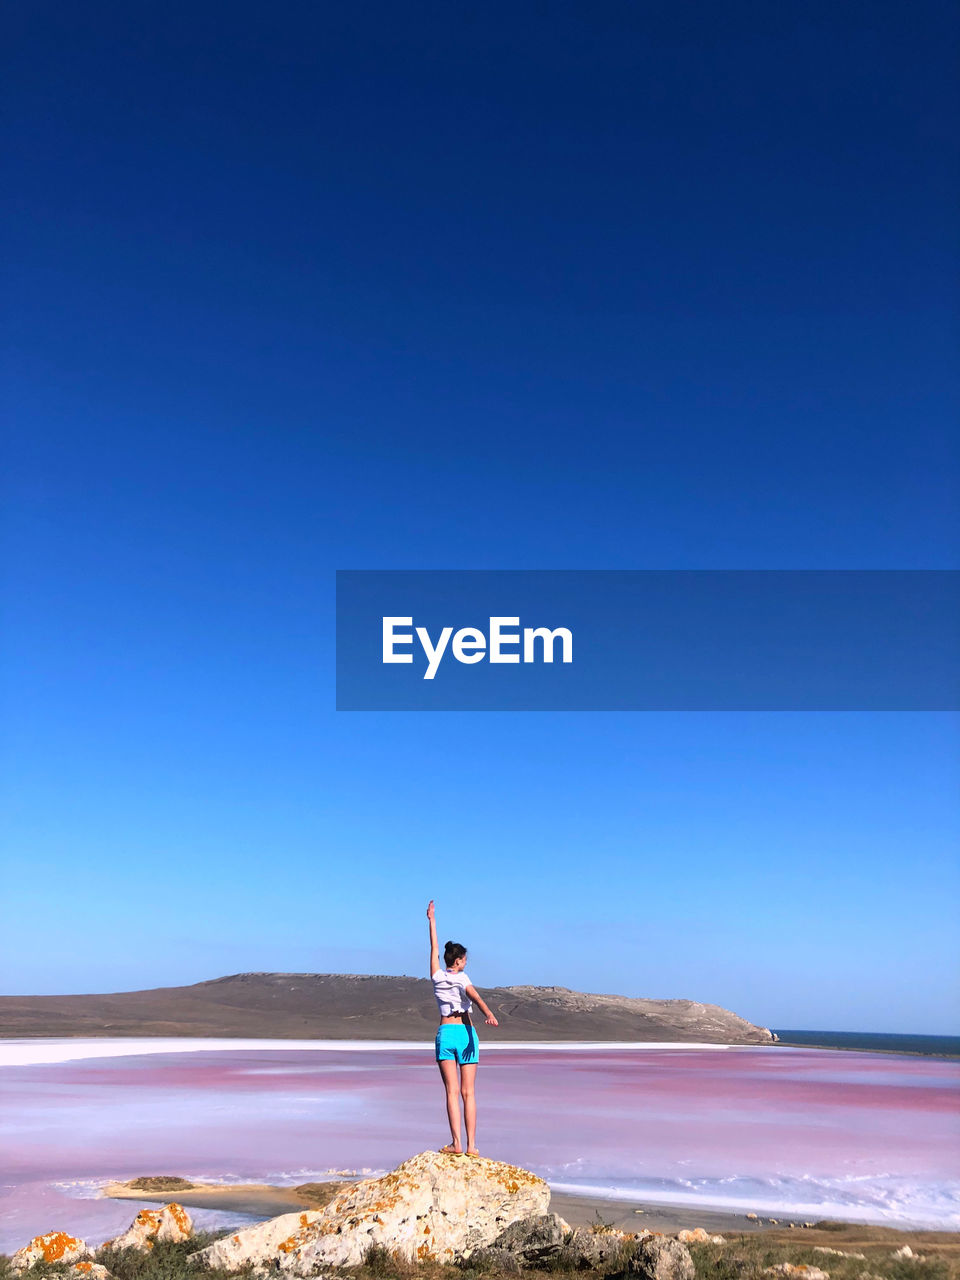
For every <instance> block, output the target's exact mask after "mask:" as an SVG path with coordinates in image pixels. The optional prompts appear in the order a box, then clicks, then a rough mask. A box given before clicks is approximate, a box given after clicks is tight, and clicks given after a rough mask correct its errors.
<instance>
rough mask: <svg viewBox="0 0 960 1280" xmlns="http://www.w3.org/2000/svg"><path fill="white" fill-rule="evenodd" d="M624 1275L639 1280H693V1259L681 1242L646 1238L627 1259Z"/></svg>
mask: <svg viewBox="0 0 960 1280" xmlns="http://www.w3.org/2000/svg"><path fill="white" fill-rule="evenodd" d="M626 1274H627V1275H628V1276H639V1277H641V1280H694V1267H693V1259H692V1258H691V1257H690V1250H689V1249H688V1248H687V1246H686V1245H685V1244H684V1243H683V1241H682V1240H672V1239H671V1238H670V1237H669V1236H652V1235H651V1236H646V1237H644V1238H643V1239H641V1240H639V1241H638V1242H637V1247H636V1250H635V1252H634V1253H633V1254H631V1256H630V1258H629V1259H628V1261H627V1267H626Z"/></svg>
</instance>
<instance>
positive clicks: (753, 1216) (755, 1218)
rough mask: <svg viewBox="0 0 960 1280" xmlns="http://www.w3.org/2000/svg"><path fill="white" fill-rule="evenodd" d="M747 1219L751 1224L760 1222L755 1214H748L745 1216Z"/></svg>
mask: <svg viewBox="0 0 960 1280" xmlns="http://www.w3.org/2000/svg"><path fill="white" fill-rule="evenodd" d="M747 1217H748V1218H749V1219H750V1221H751V1222H759V1221H760V1217H759V1214H756V1213H748V1214H747Z"/></svg>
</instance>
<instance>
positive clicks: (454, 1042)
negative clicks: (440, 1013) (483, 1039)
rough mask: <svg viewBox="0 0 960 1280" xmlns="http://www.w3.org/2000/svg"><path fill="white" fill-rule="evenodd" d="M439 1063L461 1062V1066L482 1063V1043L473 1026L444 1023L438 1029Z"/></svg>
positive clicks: (459, 1023) (460, 1023)
mask: <svg viewBox="0 0 960 1280" xmlns="http://www.w3.org/2000/svg"><path fill="white" fill-rule="evenodd" d="M437 1061H438V1062H459V1063H460V1065H461V1066H464V1065H466V1064H469V1063H471V1062H479V1061H480V1041H479V1040H478V1039H477V1033H476V1031H475V1030H474V1028H473V1027H472V1026H469V1027H468V1026H464V1024H463V1023H462V1022H444V1023H441V1025H440V1026H439V1027H437Z"/></svg>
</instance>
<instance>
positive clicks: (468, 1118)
mask: <svg viewBox="0 0 960 1280" xmlns="http://www.w3.org/2000/svg"><path fill="white" fill-rule="evenodd" d="M476 1079H477V1064H476V1063H475V1062H465V1063H464V1064H463V1066H462V1067H461V1068H460V1097H461V1098H462V1099H463V1119H464V1123H465V1124H466V1129H467V1150H468V1151H476V1149H477V1098H476V1094H475V1093H474V1084H475V1082H476Z"/></svg>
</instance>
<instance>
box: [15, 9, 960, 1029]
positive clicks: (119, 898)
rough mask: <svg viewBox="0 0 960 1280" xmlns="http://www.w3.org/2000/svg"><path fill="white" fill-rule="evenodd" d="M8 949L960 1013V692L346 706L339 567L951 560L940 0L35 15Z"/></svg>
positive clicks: (110, 986)
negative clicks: (696, 701) (336, 646)
mask: <svg viewBox="0 0 960 1280" xmlns="http://www.w3.org/2000/svg"><path fill="white" fill-rule="evenodd" d="M5 22H6V25H7V29H8V36H9V37H10V38H9V39H8V41H7V42H6V43H7V46H8V53H7V58H8V65H7V66H6V68H5V77H4V78H5V83H6V89H5V92H6V95H7V99H8V110H7V113H6V114H7V125H6V131H5V137H6V148H7V153H8V164H9V165H12V172H13V173H14V175H15V179H14V181H13V182H12V183H10V184H9V185H8V190H7V192H6V195H5V197H4V203H3V207H2V217H3V227H2V232H3V235H4V240H5V243H6V244H7V245H9V246H10V247H11V250H12V253H11V257H12V260H13V261H12V272H11V281H10V284H9V287H8V289H7V291H6V299H5V303H4V306H5V311H6V321H5V329H6V332H7V335H8V339H7V357H6V360H5V364H6V385H7V393H6V401H7V407H8V414H7V417H8V422H9V424H10V426H9V428H8V430H7V433H6V446H5V466H4V471H5V474H6V480H5V483H4V489H5V493H4V508H5V518H4V555H3V563H4V571H5V579H6V586H5V589H4V594H5V597H6V600H7V602H8V606H7V610H6V622H5V633H6V639H5V642H4V653H5V658H4V664H3V665H4V671H3V675H4V687H3V699H4V722H5V725H6V731H5V734H4V743H3V750H4V760H3V775H4V780H5V781H4V821H3V827H4V831H5V833H6V835H5V841H4V843H5V845H6V849H7V854H6V863H7V872H6V874H5V892H6V895H7V897H8V904H7V910H6V912H5V915H6V919H7V922H8V923H7V925H6V927H5V929H4V937H3V939H2V942H0V946H2V948H3V951H4V953H5V954H4V955H3V972H4V975H5V976H4V983H3V985H4V989H5V990H7V991H19V992H63V991H88V990H118V989H130V988H135V987H142V986H153V985H165V984H174V983H180V982H189V981H197V980H201V979H204V978H208V977H215V976H218V975H220V974H223V973H229V972H235V971H238V970H250V969H271V970H273V969H276V970H286V969H291V970H298V971H316V970H336V969H348V970H351V971H360V972H408V973H418V972H420V970H421V969H422V968H423V966H424V963H425V962H424V957H423V954H422V952H423V938H424V937H425V925H424V920H423V907H424V905H425V902H426V899H427V898H428V897H431V896H433V897H435V898H436V899H437V902H438V910H439V915H440V927H441V931H442V932H443V933H444V935H445V936H448V935H449V936H454V937H460V938H462V939H463V940H464V941H465V942H466V943H467V944H468V945H469V946H470V948H471V951H472V963H471V968H472V970H473V973H472V976H473V977H474V978H475V980H476V981H477V982H478V984H479V985H481V986H482V985H483V983H484V982H487V983H491V984H492V983H494V982H497V983H499V982H512V983H525V982H537V983H547V984H550V983H557V984H562V985H569V986H574V987H583V988H587V989H594V990H613V991H622V992H625V993H627V994H649V995H658V996H670V995H683V996H687V997H690V998H694V999H701V1000H711V1001H717V1002H719V1003H721V1004H725V1005H727V1006H729V1007H732V1008H735V1009H737V1010H738V1011H739V1012H741V1013H743V1014H744V1015H746V1016H748V1017H750V1018H752V1019H755V1020H757V1021H761V1022H764V1023H766V1024H767V1025H774V1026H797V1027H803V1026H807V1027H817V1028H836V1029H851V1030H857V1029H859V1030H888V1031H904V1032H907V1031H917V1032H931V1033H933V1032H956V1031H957V1030H958V1016H957V1015H958V1012H960V999H958V992H957V972H958V968H960V965H958V959H960V957H958V954H957V944H956V942H955V940H954V939H955V936H956V927H955V926H956V921H957V916H958V912H957V908H958V905H960V872H958V864H957V859H956V848H957V845H958V835H960V811H958V810H960V806H958V799H957V792H956V766H957V762H958V756H960V751H958V747H960V743H958V736H960V735H958V725H957V719H956V717H953V716H949V715H946V714H910V715H906V714H899V715H898V714H866V713H863V714H806V713H804V714H799V713H794V714H789V715H788V714H784V715H774V714H750V715H747V714H739V715H708V714H692V713H685V714H676V715H667V714H655V715H654V714H645V713H644V714H615V713H604V714H516V715H509V714H503V715H500V714H486V715H468V714H446V715H417V714H400V713H397V714H392V715H379V714H376V713H364V714H353V715H351V714H348V713H341V714H339V715H338V714H337V713H335V712H334V711H333V699H334V687H333V686H334V672H333V582H334V579H333V575H334V571H335V570H336V569H338V568H451V569H455V568H657V569H670V568H706V569H710V568H816V569H829V568H843V569H872V568H897V569H911V568H954V567H958V554H957V549H958V546H960V540H958V533H960V530H958V519H957V504H956V492H957V481H958V474H960V464H958V457H957V449H956V432H955V421H956V400H957V396H956V369H955V359H954V355H953V346H954V343H955V336H956V311H955V301H954V299H953V297H952V294H953V290H954V284H955V280H956V269H957V251H956V243H955V236H954V225H953V222H954V213H955V208H956V198H957V195H958V191H957V178H956V173H957V168H956V163H955V161H956V140H955V138H953V137H951V125H952V121H953V120H954V119H955V118H956V110H957V107H958V105H960V104H958V102H957V97H958V90H957V86H956V83H955V78H954V76H953V70H952V67H951V58H952V54H951V48H952V45H953V43H954V42H955V38H956V34H957V31H956V26H957V21H956V15H955V13H952V12H951V7H950V6H947V5H946V4H936V3H920V4H918V5H915V6H911V8H910V11H909V12H907V10H906V9H905V8H904V7H903V6H902V5H893V4H890V5H883V4H881V5H872V6H866V5H857V4H853V5H847V6H842V7H841V8H840V9H839V10H838V9H837V8H836V7H835V6H830V5H827V4H816V3H814V4H811V5H807V6H804V7H803V8H802V10H791V11H785V10H781V11H777V10H774V11H770V10H766V9H762V8H761V7H759V6H753V5H740V4H730V5H727V6H724V7H723V9H722V11H719V12H718V11H717V9H716V7H715V6H708V5H705V4H704V5H697V4H694V5H692V6H689V7H688V8H686V9H684V10H683V11H682V12H679V11H677V10H676V8H675V7H674V6H666V5H651V6H642V7H641V6H636V5H629V4H626V3H623V4H612V3H601V4H599V5H591V6H589V8H587V7H583V6H573V5H551V6H534V5H530V6H520V7H519V9H518V7H517V6H516V5H511V6H506V5H492V6H486V7H484V8H483V9H482V10H477V9H467V8H462V7H457V6H449V5H447V6H441V5H413V6H404V7H403V8H402V9H400V8H398V7H396V6H387V5H379V4H372V5H369V6H363V7H362V8H360V7H352V6H347V7H339V8H338V7H334V6H324V5H313V4H293V5H290V6H285V7H284V8H283V9H281V10H265V9H263V8H262V7H260V6H249V5H245V4H239V5H237V6H233V7H231V9H230V12H229V14H227V13H226V11H225V10H223V9H222V8H221V7H220V6H200V11H199V12H197V10H196V7H187V6H184V5H176V4H173V5H171V4H164V5H159V4H155V5H151V4H145V5H143V6H136V7H135V8H134V9H131V8H130V7H129V6H122V5H119V4H116V5H114V4H108V3H104V4H93V5H90V6H84V8H83V9H82V10H78V9H76V8H75V7H73V6H67V5H65V4H46V5H40V6H22V7H20V8H19V9H18V10H17V11H16V12H14V13H13V14H8V15H7V16H6V18H5Z"/></svg>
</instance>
